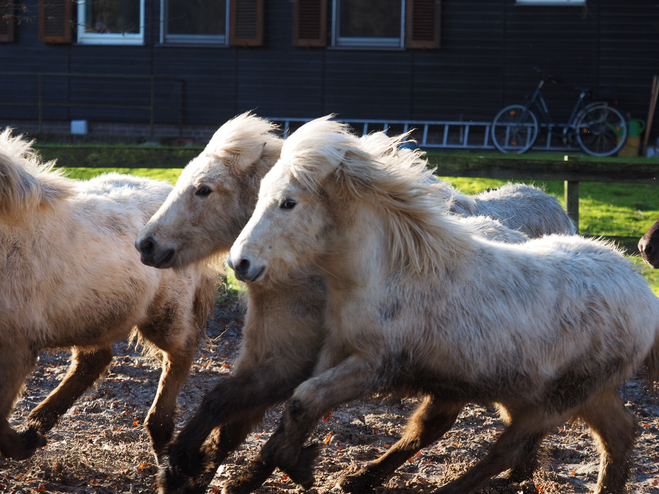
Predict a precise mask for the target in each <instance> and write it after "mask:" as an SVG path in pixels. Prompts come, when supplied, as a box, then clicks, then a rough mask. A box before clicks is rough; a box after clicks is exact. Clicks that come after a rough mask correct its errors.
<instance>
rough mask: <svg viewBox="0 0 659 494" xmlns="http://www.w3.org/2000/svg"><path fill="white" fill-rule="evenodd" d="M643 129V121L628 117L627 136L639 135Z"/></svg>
mask: <svg viewBox="0 0 659 494" xmlns="http://www.w3.org/2000/svg"><path fill="white" fill-rule="evenodd" d="M644 130H645V121H644V120H641V119H640V118H631V119H629V137H640V136H641V134H642V133H643V131H644Z"/></svg>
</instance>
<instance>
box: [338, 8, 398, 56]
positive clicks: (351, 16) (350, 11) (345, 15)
mask: <svg viewBox="0 0 659 494" xmlns="http://www.w3.org/2000/svg"><path fill="white" fill-rule="evenodd" d="M404 9H405V0H334V2H333V11H332V21H333V22H332V25H333V30H332V45H333V46H339V47H344V46H349V47H355V48H357V47H365V48H374V47H382V48H403V47H404V46H405V43H404V40H405V31H404V19H405V10H404Z"/></svg>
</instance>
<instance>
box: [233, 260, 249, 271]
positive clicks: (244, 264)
mask: <svg viewBox="0 0 659 494" xmlns="http://www.w3.org/2000/svg"><path fill="white" fill-rule="evenodd" d="M251 265H252V263H251V262H249V259H244V258H243V259H240V260H239V261H238V262H237V263H236V265H235V266H234V268H233V270H234V271H236V272H237V273H238V274H242V275H244V274H246V273H247V272H248V271H249V268H250V267H251Z"/></svg>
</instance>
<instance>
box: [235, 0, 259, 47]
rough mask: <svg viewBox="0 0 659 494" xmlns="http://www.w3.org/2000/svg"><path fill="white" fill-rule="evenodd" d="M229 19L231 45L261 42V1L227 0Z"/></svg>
mask: <svg viewBox="0 0 659 494" xmlns="http://www.w3.org/2000/svg"><path fill="white" fill-rule="evenodd" d="M229 1H230V2H231V5H230V12H231V14H230V15H231V19H230V25H229V41H230V44H231V45H232V46H236V45H237V46H261V45H262V44H263V1H264V0H229Z"/></svg>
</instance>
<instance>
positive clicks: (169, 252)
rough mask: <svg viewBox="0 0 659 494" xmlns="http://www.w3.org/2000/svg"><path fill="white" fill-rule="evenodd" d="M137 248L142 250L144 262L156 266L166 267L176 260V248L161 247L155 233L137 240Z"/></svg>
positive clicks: (141, 258)
mask: <svg viewBox="0 0 659 494" xmlns="http://www.w3.org/2000/svg"><path fill="white" fill-rule="evenodd" d="M135 248H136V249H137V250H138V251H140V260H141V261H142V264H146V265H147V266H152V267H154V268H160V269H166V268H169V267H171V266H172V264H173V262H174V254H175V250H174V249H173V248H161V247H160V246H159V245H158V242H157V240H156V238H155V237H154V236H153V235H150V236H148V237H144V238H142V239H140V238H138V239H137V240H135Z"/></svg>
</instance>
